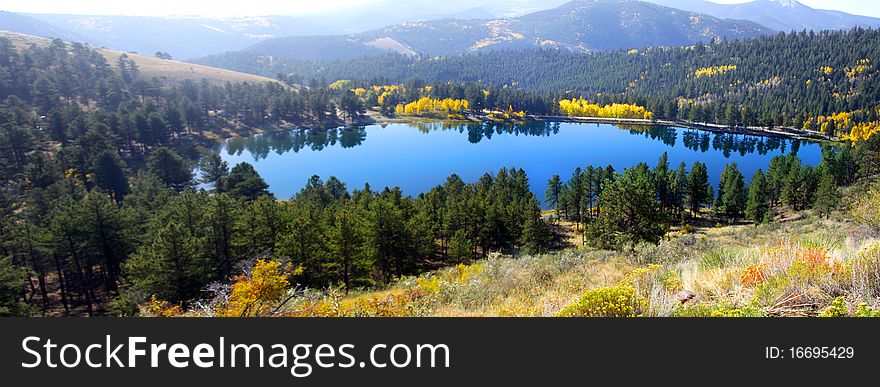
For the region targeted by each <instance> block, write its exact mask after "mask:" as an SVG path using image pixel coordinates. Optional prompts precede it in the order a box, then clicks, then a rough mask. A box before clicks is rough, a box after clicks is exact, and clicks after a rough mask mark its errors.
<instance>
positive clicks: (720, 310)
mask: <svg viewBox="0 0 880 387" xmlns="http://www.w3.org/2000/svg"><path fill="white" fill-rule="evenodd" d="M672 316H673V317H765V316H767V313H765V312H764V310H763V309H761V308H759V307H757V306H754V305H748V306H743V307H739V308H737V307H732V306H726V305H719V304H713V305H706V304H696V305H686V304H685V305H679V306H677V307H676V308H675V309H674V310H673V312H672Z"/></svg>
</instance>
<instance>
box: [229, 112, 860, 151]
mask: <svg viewBox="0 0 880 387" xmlns="http://www.w3.org/2000/svg"><path fill="white" fill-rule="evenodd" d="M526 121H542V122H572V123H584V124H611V125H633V126H674V127H680V128H685V129H694V130H701V131H707V132H712V133H720V134H741V135H750V136H760V137H775V138H787V139H793V140H805V141H816V142H831V143H844V142H845V141H843V140H841V139H840V138H837V137H832V136H828V135H825V134H823V133H819V132H814V131H808V130H802V129H795V128H786V127H777V128H773V129H770V128H764V127H757V126H749V127H743V126H736V127H730V126H727V125H719V124H709V123H697V122H690V121H686V120H661V119H657V120H646V119H639V118H603V117H578V116H545V115H526V116H525V119H524V120H498V119H493V118H490V117H488V116H487V115H485V114H470V115H466V116H464V119H459V120H451V119H443V118H437V117H420V116H395V117H386V116H382V115H380V114H378V112H376V111H372V110H370V111H368V112H367V113H366V114H364V115H363V116H362V117H361V118H360V119H359V120H357V121H354V122H343V121H340V122H337V123H336V124H337V125H335V126H334V125H327V124H326V123H325V124H324V125H319V126H315V127H303V126H299V125H279V126H275V127H274V128H268V127H259V128H249V129H248V130H247V131H243V132H240V131H231V132H232V133H227V135H225V136H224V135H220V134H218V133H216V132H215V133H214V134H215V135H216V139H215V140H217V141H224V140H227V139H229V138H233V137H249V136H252V135H255V134H265V133H271V132H283V131H294V130H310V129H319V130H329V129H334V128H341V127H346V126H365V125H385V124H405V123H419V122H449V123H489V122H491V123H498V124H517V123H523V122H526ZM230 134H231V135H230Z"/></svg>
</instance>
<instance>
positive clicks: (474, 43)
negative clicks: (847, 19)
mask: <svg viewBox="0 0 880 387" xmlns="http://www.w3.org/2000/svg"><path fill="white" fill-rule="evenodd" d="M771 32H772V31H771V30H770V29H768V28H765V27H762V26H760V25H757V24H755V23H753V22H748V21H740V20H722V19H719V18H715V17H712V16H708V15H704V14H699V13H695V12H686V11H680V10H677V9H673V8H668V7H664V6H660V5H656V4H651V3H647V2H642V1H635V0H621V1H614V0H577V1H571V2H568V3H565V4H563V5H561V6H559V7H557V8H553V9H550V10H545V11H539V12H535V13H531V14H527V15H523V16H519V17H515V18H506V19H492V20H461V19H443V20H433V21H423V22H410V23H404V24H399V25H395V26H391V27H386V28H381V29H376V30H372V31H367V32H363V33H359V34H351V35H346V36H335V37H326V36H310V37H288V38H279V39H268V40H266V41H263V42H260V43H258V44H256V45H253V46H251V47H249V48H247V49H246V51H249V52H253V53H258V54H261V55H265V56H271V57H281V58H287V59H302V60H324V59H346V58H356V57H360V56H365V55H375V54H379V53H382V52H398V53H402V54H407V55H412V54H417V53H418V54H428V55H453V54H460V53H467V52H476V51H482V50H499V49H523V48H533V47H546V48H557V49H566V50H572V51H577V52H591V51H602V50H612V49H619V48H637V47H645V46H660V45H662V46H672V45H687V44H693V43H695V42H697V41H707V40H710V39H712V38H714V37H723V38H727V39H744V38H750V37H755V36H758V35H762V34H768V33H771Z"/></svg>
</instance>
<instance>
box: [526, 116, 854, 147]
mask: <svg viewBox="0 0 880 387" xmlns="http://www.w3.org/2000/svg"><path fill="white" fill-rule="evenodd" d="M526 118H528V119H531V120H535V121H558V122H578V123H595V124H621V125H641V126H652V125H661V126H677V127H682V128H687V129H696V130H704V131H708V132H713V133H726V134H743V135H753V136H762V137H785V138H790V139H796V140H810V141H828V142H843V141H842V140H841V139H839V138H837V137H831V136H827V135H825V134H822V133H819V132H813V131H807V130H802V129H795V128H775V129H768V128H764V127H758V126H747V127H746V126H736V127H731V126H727V125H719V124H708V123H696V122H690V121H685V120H645V119H638V118H600V117H570V116H540V115H526Z"/></svg>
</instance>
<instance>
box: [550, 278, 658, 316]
mask: <svg viewBox="0 0 880 387" xmlns="http://www.w3.org/2000/svg"><path fill="white" fill-rule="evenodd" d="M647 310H648V300H647V299H646V298H644V297H642V296H640V295H638V294H637V293H636V289H635V288H634V287H632V286H629V285H624V284H620V285H615V286H608V287H604V288H599V289H594V290H590V291H587V292H586V293H584V295H583V296H581V298H580V299H578V300H577V302H575V303H574V304H572V305H569V306H567V307H565V308H564V309H562V310H561V311H560V312H559V313H558V314H557V316H558V317H638V316H643V315H644V314H645V312H646V311H647Z"/></svg>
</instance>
